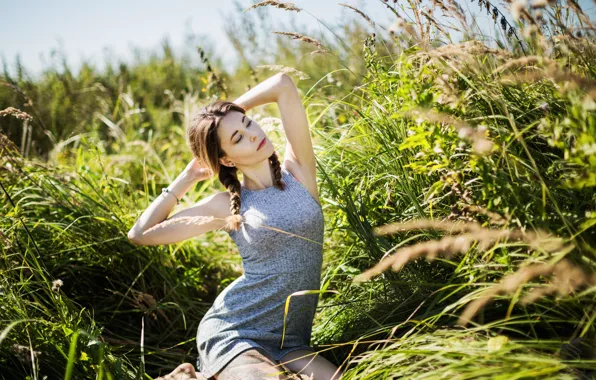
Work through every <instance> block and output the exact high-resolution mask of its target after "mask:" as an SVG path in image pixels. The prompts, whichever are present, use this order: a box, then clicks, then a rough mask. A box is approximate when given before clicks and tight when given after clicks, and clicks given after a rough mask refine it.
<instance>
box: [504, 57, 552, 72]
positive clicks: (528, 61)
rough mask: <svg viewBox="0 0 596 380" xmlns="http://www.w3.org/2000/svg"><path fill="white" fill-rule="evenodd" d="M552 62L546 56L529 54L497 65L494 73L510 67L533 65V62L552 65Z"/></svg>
mask: <svg viewBox="0 0 596 380" xmlns="http://www.w3.org/2000/svg"><path fill="white" fill-rule="evenodd" d="M553 63H554V62H553V61H552V60H550V59H548V58H546V57H542V56H539V55H530V56H528V57H522V58H518V59H512V60H509V61H507V62H506V63H505V64H503V65H501V66H499V67H497V68H496V69H495V71H494V73H500V72H503V71H505V70H508V69H510V68H512V67H523V66H528V65H535V64H546V65H552V64H553Z"/></svg>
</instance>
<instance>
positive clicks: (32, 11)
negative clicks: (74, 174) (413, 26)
mask: <svg viewBox="0 0 596 380" xmlns="http://www.w3.org/2000/svg"><path fill="white" fill-rule="evenodd" d="M256 2H258V1H257V0H238V3H240V5H241V6H242V8H247V7H249V6H250V5H251V4H254V3H256ZM340 2H342V3H345V4H349V5H352V6H354V7H356V8H358V9H361V10H362V11H364V12H365V13H366V14H368V15H369V16H370V17H371V18H372V19H373V20H374V21H375V22H377V23H380V24H381V25H383V26H385V27H388V26H389V25H390V24H391V23H392V22H393V21H394V17H393V15H392V13H391V12H390V11H389V10H388V9H386V7H385V6H384V4H383V3H382V1H381V0H375V1H371V0H368V1H366V0H357V1H355V0H343V1H331V0H294V1H293V3H294V4H296V6H298V7H301V8H304V9H306V10H307V11H309V12H310V13H312V14H313V15H315V16H316V17H317V18H319V19H321V21H323V22H324V23H326V24H328V25H333V24H336V23H338V24H339V23H342V20H343V19H345V17H346V16H350V17H359V16H357V15H356V14H355V13H354V12H353V11H351V10H349V9H347V8H345V7H342V6H340V5H338V3H340ZM389 3H391V0H390V1H389ZM495 3H496V2H495ZM0 4H2V10H3V14H2V21H3V22H2V23H0V36H3V38H2V42H1V43H0V57H3V58H4V59H5V60H6V61H7V62H8V65H9V70H10V72H11V73H13V74H14V62H15V57H16V55H17V54H20V58H21V62H22V63H23V65H24V66H25V68H26V69H27V71H28V72H29V73H30V74H32V75H34V76H35V75H37V73H39V71H40V70H41V68H43V67H47V66H49V65H50V64H51V63H52V62H55V61H56V59H52V57H51V51H52V50H60V51H62V52H64V53H65V54H66V56H67V62H68V63H69V65H70V67H71V68H72V69H73V70H74V71H75V72H77V71H78V68H79V66H80V63H81V58H86V59H87V60H90V61H92V62H93V63H94V65H95V66H96V67H97V68H100V69H101V68H103V64H104V62H105V57H107V56H111V57H113V58H112V60H113V61H114V62H117V61H118V58H121V59H124V60H130V59H131V58H132V48H133V47H136V48H139V49H142V50H143V51H149V50H152V51H159V46H160V44H161V41H163V39H164V38H166V37H167V38H168V40H169V41H170V43H171V44H172V45H173V46H174V48H175V49H176V51H177V52H181V51H182V50H183V49H184V48H186V49H188V48H189V44H188V41H186V37H187V36H188V35H195V37H194V39H193V42H194V43H192V44H190V47H191V48H192V49H193V51H195V52H196V49H195V47H196V45H198V44H201V43H202V42H204V41H205V38H206V37H205V36H208V37H209V40H210V41H212V43H213V42H214V41H216V39H217V40H219V41H220V42H218V43H217V44H216V45H215V46H214V49H215V51H216V52H217V53H218V54H219V55H220V56H221V57H222V58H223V59H224V60H225V62H226V66H227V68H232V67H234V65H235V64H236V62H237V55H236V53H235V51H234V49H233V48H232V46H231V43H230V42H229V41H228V39H227V37H226V35H225V32H224V28H223V23H224V22H225V21H224V15H226V14H230V13H231V12H234V9H235V7H234V2H233V1H232V0H219V1H218V2H214V1H207V0H193V1H190V0H170V1H168V2H167V3H166V2H164V1H159V2H158V1H149V0H147V1H140V0H134V1H133V0H103V1H74V0H57V1H55V2H48V1H42V0H19V1H11V2H8V1H5V0H0ZM8 4H10V5H8ZM398 4H407V3H406V2H405V1H403V0H400V1H399V2H398ZM460 4H464V3H463V2H460ZM465 4H468V5H467V8H468V9H469V10H470V11H472V12H473V13H474V14H476V15H477V22H478V23H479V24H480V25H482V26H486V27H488V28H491V29H488V30H489V33H491V31H492V20H491V22H489V20H488V19H487V18H486V14H485V13H482V12H480V11H479V9H478V6H477V5H476V4H477V1H475V2H474V3H473V4H472V3H470V1H469V0H468V1H467V2H466V3H465ZM580 5H581V6H582V7H583V8H584V10H586V11H588V12H590V13H591V14H592V15H593V14H594V9H595V7H594V3H593V2H592V0H580ZM497 6H498V7H499V8H500V9H501V10H503V8H502V6H501V5H499V4H497ZM251 12H255V11H254V10H253V11H251ZM269 12H270V14H271V15H272V16H274V17H275V19H274V20H272V23H273V24H274V25H280V24H282V23H283V21H284V20H288V19H289V17H290V16H292V17H294V18H295V21H296V23H297V24H299V25H305V26H307V28H308V30H315V29H319V28H322V29H323V30H324V27H323V26H321V25H320V24H319V22H318V21H317V20H315V19H314V18H313V17H312V16H310V15H309V14H307V13H305V12H300V13H296V12H288V11H284V10H280V9H275V8H272V7H271V9H270V10H269ZM236 17H238V16H236ZM592 17H593V16H592ZM285 25H289V24H288V23H286V24H285ZM272 30H288V31H290V30H291V29H289V28H287V29H282V28H272ZM371 31H372V29H371ZM195 55H198V54H196V53H195ZM197 60H198V57H197Z"/></svg>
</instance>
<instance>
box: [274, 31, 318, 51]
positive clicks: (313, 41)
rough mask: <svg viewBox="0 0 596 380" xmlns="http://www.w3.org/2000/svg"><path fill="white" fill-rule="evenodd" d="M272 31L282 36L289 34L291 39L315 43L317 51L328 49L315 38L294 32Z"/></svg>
mask: <svg viewBox="0 0 596 380" xmlns="http://www.w3.org/2000/svg"><path fill="white" fill-rule="evenodd" d="M272 33H275V34H281V35H284V36H290V37H292V39H293V40H300V41H304V42H306V43H308V44H311V45H315V46H316V47H317V50H316V51H317V52H327V51H329V49H327V48H326V47H324V46H323V45H322V44H321V43H320V42H319V41H317V40H315V39H314V38H310V37H307V36H303V35H301V34H298V33H294V32H272Z"/></svg>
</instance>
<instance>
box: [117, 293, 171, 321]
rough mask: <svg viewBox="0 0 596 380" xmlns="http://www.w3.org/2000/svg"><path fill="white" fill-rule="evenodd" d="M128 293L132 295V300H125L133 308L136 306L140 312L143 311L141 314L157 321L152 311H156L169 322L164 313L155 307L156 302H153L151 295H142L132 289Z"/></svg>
mask: <svg viewBox="0 0 596 380" xmlns="http://www.w3.org/2000/svg"><path fill="white" fill-rule="evenodd" d="M130 291H131V293H132V298H131V297H126V298H128V299H129V300H130V301H131V302H132V304H133V305H134V306H136V307H137V308H139V309H140V310H143V312H144V313H145V314H148V315H149V316H151V318H153V320H157V316H156V315H155V313H154V312H153V311H152V310H154V309H157V313H158V314H159V315H160V316H161V317H163V318H164V319H165V320H166V321H168V322H170V320H169V318H168V316H167V315H166V313H164V311H163V310H161V309H160V308H158V307H157V301H155V298H154V297H153V296H152V295H151V294H148V293H143V292H140V291H138V290H134V289H131V290H130Z"/></svg>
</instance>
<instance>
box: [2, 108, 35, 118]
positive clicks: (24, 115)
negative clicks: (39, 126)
mask: <svg viewBox="0 0 596 380" xmlns="http://www.w3.org/2000/svg"><path fill="white" fill-rule="evenodd" d="M9 115H12V116H14V117H16V118H17V119H21V120H31V119H33V116H31V115H29V114H28V113H27V112H24V111H21V110H19V109H16V108H14V107H8V108H5V109H3V110H2V111H0V116H9Z"/></svg>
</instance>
